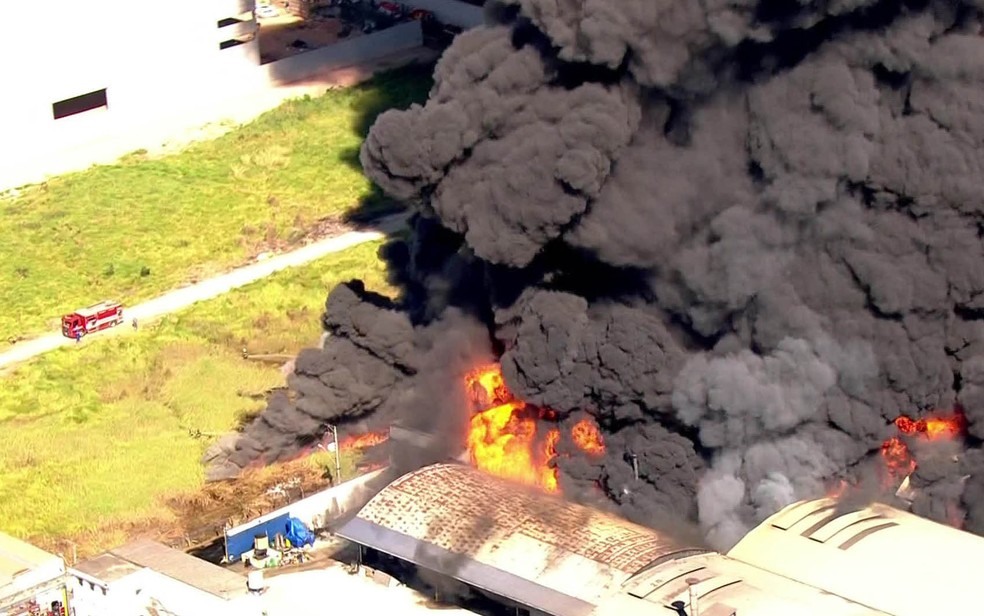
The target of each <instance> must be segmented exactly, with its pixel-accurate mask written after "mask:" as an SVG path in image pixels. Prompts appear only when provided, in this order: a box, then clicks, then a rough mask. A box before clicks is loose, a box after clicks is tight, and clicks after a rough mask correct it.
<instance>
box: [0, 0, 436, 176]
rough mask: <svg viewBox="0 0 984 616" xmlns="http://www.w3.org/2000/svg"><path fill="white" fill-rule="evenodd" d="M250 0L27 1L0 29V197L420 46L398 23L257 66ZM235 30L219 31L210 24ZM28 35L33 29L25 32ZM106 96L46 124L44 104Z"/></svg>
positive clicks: (411, 29) (410, 28)
mask: <svg viewBox="0 0 984 616" xmlns="http://www.w3.org/2000/svg"><path fill="white" fill-rule="evenodd" d="M253 6H254V0H199V1H198V2H186V3H181V4H180V5H175V4H173V3H171V4H169V3H157V2H150V1H139V2H135V1H132V0H98V1H97V2H95V3H92V2H89V3H86V2H75V1H74V0H48V1H46V2H25V3H20V4H18V5H17V10H16V15H15V16H12V17H11V18H10V19H3V20H0V54H2V57H4V58H6V59H7V60H6V61H4V62H0V88H2V89H3V91H4V96H2V97H0V122H2V125H0V132H2V133H3V139H2V144H0V191H2V190H4V189H7V188H12V187H16V186H19V185H22V184H27V183H32V182H39V181H42V180H43V179H44V178H45V177H46V176H48V175H57V174H60V173H64V172H67V171H71V170H75V169H80V168H85V167H87V166H89V165H91V164H94V163H108V162H112V161H113V160H115V159H116V158H118V157H119V156H122V155H124V154H126V153H128V152H132V151H134V150H138V149H141V148H154V147H157V146H158V145H160V144H161V143H164V142H166V141H167V140H168V139H169V138H171V137H172V136H173V135H175V134H178V133H180V132H182V131H185V130H190V129H193V128H195V127H198V126H202V125H205V124H208V123H210V122H215V121H218V120H221V119H222V118H225V117H228V111H229V109H230V108H232V107H236V105H238V106H239V107H242V106H244V103H243V102H242V101H245V100H249V99H251V98H253V97H256V96H257V93H258V92H261V91H264V90H266V89H268V88H269V87H270V85H271V83H284V82H286V81H291V80H299V79H305V78H307V77H310V76H312V75H313V74H315V73H318V72H321V71H323V70H324V69H326V68H338V67H341V66H345V65H352V64H358V63H361V62H365V61H369V60H373V59H376V58H379V57H381V56H384V55H387V54H390V53H393V52H396V51H400V50H403V49H409V48H412V47H415V46H419V45H420V44H421V41H422V37H421V34H420V26H419V24H416V23H410V24H401V25H399V26H396V27H394V28H391V29H387V30H383V31H380V32H378V33H373V34H371V35H368V36H360V37H356V38H353V39H351V40H349V41H345V42H342V43H340V44H338V45H335V46H330V47H326V48H322V49H319V50H314V51H311V52H308V53H305V54H300V55H297V56H293V57H291V58H286V59H284V60H281V61H278V62H274V63H271V64H268V65H264V66H260V65H259V48H258V43H257V41H256V39H254V40H253V41H251V42H248V43H244V44H241V45H237V46H234V47H229V48H226V49H220V48H219V43H220V42H222V41H224V40H229V39H231V38H233V36H236V35H243V34H248V33H249V32H251V31H253V30H254V29H255V27H256V24H255V21H253V20H252V14H251V11H252V10H253ZM232 17H239V18H242V19H245V22H241V23H232V24H230V25H227V26H223V27H219V25H218V23H219V20H222V19H226V18H232ZM31 24H34V25H35V26H37V27H29V26H30V25H31ZM103 89H105V90H106V98H107V105H106V107H104V108H100V109H96V110H92V111H86V112H84V113H80V114H78V115H74V116H70V117H65V118H61V119H57V120H56V119H55V118H54V117H53V113H52V103H55V102H57V101H62V100H65V99H69V98H72V97H76V96H80V95H83V94H87V93H90V92H94V91H97V90H103Z"/></svg>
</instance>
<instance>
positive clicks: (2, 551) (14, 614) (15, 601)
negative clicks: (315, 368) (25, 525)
mask: <svg viewBox="0 0 984 616" xmlns="http://www.w3.org/2000/svg"><path fill="white" fill-rule="evenodd" d="M55 602H57V605H60V606H64V605H65V603H66V594H65V561H64V560H62V558H61V557H60V556H55V555H54V554H49V553H48V552H45V551H44V550H42V549H41V548H38V547H35V546H33V545H31V544H29V543H25V542H24V541H21V540H20V539H15V538H14V537H11V536H10V535H6V534H4V533H0V616H21V615H22V614H27V613H29V612H30V610H31V609H34V608H35V607H37V608H40V610H41V612H42V613H45V612H46V611H48V610H50V609H51V608H52V604H53V603H55Z"/></svg>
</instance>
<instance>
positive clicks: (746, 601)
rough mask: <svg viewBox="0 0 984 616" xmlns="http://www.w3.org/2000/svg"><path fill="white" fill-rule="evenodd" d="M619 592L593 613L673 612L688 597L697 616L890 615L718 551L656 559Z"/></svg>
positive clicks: (661, 615)
mask: <svg viewBox="0 0 984 616" xmlns="http://www.w3.org/2000/svg"><path fill="white" fill-rule="evenodd" d="M622 591H623V592H622V593H619V594H618V595H617V596H614V597H612V598H610V599H608V600H606V601H604V602H603V603H602V605H601V606H599V609H598V610H597V611H596V612H595V613H594V614H592V616H671V615H672V614H674V613H675V612H674V611H673V607H672V604H673V603H674V602H675V601H682V602H683V603H684V604H685V605H688V606H692V604H691V599H693V601H694V602H695V603H696V604H697V606H698V607H699V611H698V613H699V614H700V616H734V615H748V616H889V615H888V614H885V613H883V612H880V611H877V610H874V609H871V608H870V607H867V606H864V605H861V604H858V603H854V602H851V601H848V600H847V599H844V598H842V597H839V596H837V595H834V594H831V593H828V592H824V591H822V590H819V589H817V588H814V587H813V586H808V585H806V584H803V583H800V582H797V581H794V580H791V579H788V578H784V577H782V576H779V575H776V574H774V573H769V572H768V571H764V570H762V569H759V568H757V567H753V566H752V565H749V564H746V563H743V562H741V561H739V560H735V559H733V558H729V557H727V556H724V555H721V554H718V553H716V552H706V553H703V554H691V555H686V556H683V557H680V558H675V559H672V560H668V561H666V562H659V563H657V564H655V566H653V567H649V568H646V569H645V570H644V571H642V572H640V573H639V574H637V575H635V576H633V577H632V578H631V579H630V580H629V581H628V582H626V583H625V585H624V586H623V587H622ZM687 613H688V614H690V615H691V616H692V615H693V614H694V610H693V609H692V607H691V609H688V610H687Z"/></svg>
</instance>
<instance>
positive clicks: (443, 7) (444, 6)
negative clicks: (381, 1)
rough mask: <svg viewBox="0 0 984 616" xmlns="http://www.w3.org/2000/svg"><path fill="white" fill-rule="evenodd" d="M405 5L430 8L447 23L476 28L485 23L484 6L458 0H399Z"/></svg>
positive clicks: (429, 9)
mask: <svg viewBox="0 0 984 616" xmlns="http://www.w3.org/2000/svg"><path fill="white" fill-rule="evenodd" d="M399 1H400V3H401V4H403V5H404V6H409V7H412V8H415V9H425V10H428V11H430V12H432V13H434V15H435V16H436V17H437V18H438V19H439V20H441V21H442V22H444V23H446V24H452V25H455V26H460V27H462V28H474V27H475V26H480V25H482V24H483V23H485V19H484V17H483V11H482V7H480V6H474V5H471V4H468V3H466V2H458V0H399Z"/></svg>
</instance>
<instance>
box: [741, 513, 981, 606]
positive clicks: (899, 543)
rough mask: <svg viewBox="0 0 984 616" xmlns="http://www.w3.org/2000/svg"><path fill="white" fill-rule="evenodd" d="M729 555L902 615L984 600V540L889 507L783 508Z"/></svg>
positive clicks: (976, 603) (971, 603)
mask: <svg viewBox="0 0 984 616" xmlns="http://www.w3.org/2000/svg"><path fill="white" fill-rule="evenodd" d="M728 555H729V556H732V557H734V558H737V559H739V560H742V561H745V562H747V563H750V564H752V565H754V566H756V567H760V568H762V569H765V570H767V571H772V572H774V573H777V574H779V575H782V576H785V577H789V578H793V579H797V580H801V581H802V582H804V583H806V584H809V585H811V586H814V587H817V588H821V589H823V590H826V591H828V592H832V593H836V594H838V595H840V596H842V597H847V598H848V599H851V600H853V601H857V602H859V603H864V604H866V605H870V606H872V607H874V608H877V609H880V610H882V611H884V612H889V613H892V614H895V615H896V616H925V615H926V614H930V613H937V614H946V613H953V614H957V613H964V612H965V611H966V610H967V609H969V608H970V607H971V606H974V609H977V606H978V604H979V601H980V600H979V598H978V592H979V590H978V588H977V587H978V585H979V583H980V582H979V581H978V578H979V577H980V571H984V538H981V537H978V536H976V535H971V534H970V533H965V532H962V531H959V530H957V529H955V528H951V527H949V526H945V525H942V524H937V523H935V522H932V521H930V520H927V519H924V518H920V517H918V516H915V515H913V514H911V513H907V512H905V511H901V510H899V509H895V508H892V507H889V506H887V505H881V504H872V505H869V506H867V507H862V508H859V509H855V510H843V509H841V508H839V507H837V503H836V502H835V501H833V500H831V499H821V500H817V501H807V502H800V503H796V504H793V505H790V506H789V507H787V508H785V509H783V510H782V511H780V512H778V513H777V514H775V515H774V516H772V517H771V518H769V519H767V520H766V521H765V522H763V523H762V524H761V525H759V526H758V527H757V528H755V529H754V530H752V532H750V533H749V534H748V535H746V536H745V538H744V539H742V540H741V541H740V542H739V543H738V545H736V546H735V547H734V548H732V549H731V551H730V552H729V553H728ZM900 584H902V586H900ZM905 584H910V585H914V588H916V589H918V590H917V591H915V592H913V591H912V588H913V587H910V586H905Z"/></svg>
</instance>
